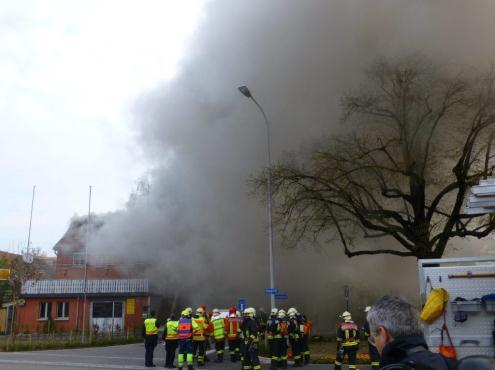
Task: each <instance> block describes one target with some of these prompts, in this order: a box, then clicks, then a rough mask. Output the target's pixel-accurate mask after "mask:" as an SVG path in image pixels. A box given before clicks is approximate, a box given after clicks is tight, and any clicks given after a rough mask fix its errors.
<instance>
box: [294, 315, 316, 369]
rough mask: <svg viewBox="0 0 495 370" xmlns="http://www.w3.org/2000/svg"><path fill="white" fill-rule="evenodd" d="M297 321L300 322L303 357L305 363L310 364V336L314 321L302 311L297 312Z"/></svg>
mask: <svg viewBox="0 0 495 370" xmlns="http://www.w3.org/2000/svg"><path fill="white" fill-rule="evenodd" d="M296 318H297V322H298V324H299V331H300V333H301V358H302V360H304V364H305V365H307V364H309V360H310V358H311V353H310V351H309V336H310V332H311V326H312V324H313V323H312V322H311V320H308V319H307V318H306V316H305V315H304V314H303V313H302V312H298V313H297V314H296Z"/></svg>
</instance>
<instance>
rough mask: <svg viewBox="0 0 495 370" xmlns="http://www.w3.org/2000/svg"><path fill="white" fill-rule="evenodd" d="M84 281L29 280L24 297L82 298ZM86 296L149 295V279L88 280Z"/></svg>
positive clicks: (23, 291) (22, 291)
mask: <svg viewBox="0 0 495 370" xmlns="http://www.w3.org/2000/svg"><path fill="white" fill-rule="evenodd" d="M84 291H85V289H84V280H83V279H77V280H70V279H58V280H27V281H26V282H25V283H24V284H23V285H22V289H21V296H22V297H48V296H80V295H82V294H84ZM86 294H87V295H92V296H95V295H99V296H108V295H111V296H136V295H148V294H149V282H148V280H147V279H88V280H86Z"/></svg>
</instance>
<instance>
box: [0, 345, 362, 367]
mask: <svg viewBox="0 0 495 370" xmlns="http://www.w3.org/2000/svg"><path fill="white" fill-rule="evenodd" d="M164 352H165V351H164V350H163V347H162V346H158V347H157V348H156V350H155V364H156V365H157V368H159V367H161V368H163V363H164V358H163V356H164ZM143 355H144V345H143V344H128V345H124V346H112V347H96V348H80V349H64V350H50V351H31V352H0V369H1V370H21V369H22V370H49V369H50V370H51V369H55V370H57V369H69V370H88V369H108V370H111V369H126V370H127V369H130V370H138V369H147V368H146V367H144V366H143ZM210 357H213V356H210ZM196 369H198V368H197V367H196ZM199 369H202V370H240V369H241V366H240V364H239V363H236V364H231V363H230V361H227V362H225V363H223V364H216V363H211V362H209V363H207V365H206V366H205V367H202V368H199ZM263 369H268V365H266V364H264V365H263ZM303 369H307V370H309V369H311V370H323V369H326V370H332V369H333V366H331V365H308V366H305V367H304V368H303ZM343 369H344V370H347V367H346V366H344V367H343ZM360 369H362V370H365V369H368V367H367V366H361V367H360Z"/></svg>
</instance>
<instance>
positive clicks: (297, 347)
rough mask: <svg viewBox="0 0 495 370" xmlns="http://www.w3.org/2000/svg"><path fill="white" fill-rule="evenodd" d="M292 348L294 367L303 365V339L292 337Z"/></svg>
mask: <svg viewBox="0 0 495 370" xmlns="http://www.w3.org/2000/svg"><path fill="white" fill-rule="evenodd" d="M289 342H290V347H291V350H292V358H293V359H294V365H295V366H299V365H302V357H301V338H299V337H292V338H289Z"/></svg>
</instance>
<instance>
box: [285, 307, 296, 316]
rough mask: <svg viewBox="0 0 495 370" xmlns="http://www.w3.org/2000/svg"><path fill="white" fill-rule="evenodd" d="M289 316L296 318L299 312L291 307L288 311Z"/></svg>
mask: <svg viewBox="0 0 495 370" xmlns="http://www.w3.org/2000/svg"><path fill="white" fill-rule="evenodd" d="M287 314H288V315H289V316H296V315H297V310H296V309H295V308H294V307H291V308H289V309H288V310H287Z"/></svg>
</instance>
